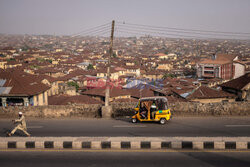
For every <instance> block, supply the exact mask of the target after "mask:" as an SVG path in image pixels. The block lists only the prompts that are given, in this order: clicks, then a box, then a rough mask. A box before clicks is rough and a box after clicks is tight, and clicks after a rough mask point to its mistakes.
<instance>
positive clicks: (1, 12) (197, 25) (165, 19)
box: [0, 0, 250, 35]
mask: <svg viewBox="0 0 250 167" xmlns="http://www.w3.org/2000/svg"><path fill="white" fill-rule="evenodd" d="M113 19H114V20H116V21H122V22H123V21H125V22H129V23H137V24H147V25H155V26H168V27H177V28H189V29H202V30H213V31H214V30H216V31H234V32H248V33H250V0H0V33H8V34H25V33H26V34H54V33H55V34H56V35H62V34H65V35H68V34H74V33H77V32H79V31H81V30H84V29H87V28H90V27H95V26H98V25H102V24H104V23H107V22H111V21H112V20H113Z"/></svg>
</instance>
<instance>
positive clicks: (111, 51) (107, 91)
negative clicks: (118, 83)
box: [105, 20, 115, 106]
mask: <svg viewBox="0 0 250 167" xmlns="http://www.w3.org/2000/svg"><path fill="white" fill-rule="evenodd" d="M114 27H115V21H114V20H113V21H112V29H111V36H110V45H109V57H108V69H107V80H106V91H105V106H109V97H110V59H111V57H112V55H113V39H114Z"/></svg>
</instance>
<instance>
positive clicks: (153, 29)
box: [118, 24, 250, 38]
mask: <svg viewBox="0 0 250 167" xmlns="http://www.w3.org/2000/svg"><path fill="white" fill-rule="evenodd" d="M119 27H122V28H124V27H125V28H128V29H130V30H134V29H140V30H143V31H149V30H152V31H154V32H167V33H169V32H172V33H178V34H180V35H181V34H182V35H185V34H192V35H203V36H204V35H205V36H222V37H232V36H237V37H241V38H245V37H249V38H250V35H248V36H247V35H236V34H215V33H204V32H192V33H190V32H187V31H177V30H166V29H165V30H163V29H157V28H146V27H138V26H134V25H132V26H130V25H129V26H128V25H122V24H118V28H119Z"/></svg>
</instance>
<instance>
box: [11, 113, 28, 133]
mask: <svg viewBox="0 0 250 167" xmlns="http://www.w3.org/2000/svg"><path fill="white" fill-rule="evenodd" d="M18 115H19V119H16V120H12V121H13V122H14V123H17V126H16V127H15V128H14V129H13V130H12V131H11V132H10V133H8V136H11V135H13V134H14V133H15V132H16V130H21V131H23V132H24V133H25V134H26V135H27V136H28V137H29V136H30V134H29V133H28V132H27V127H26V121H25V117H24V115H23V113H22V112H19V113H18Z"/></svg>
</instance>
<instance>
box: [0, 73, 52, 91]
mask: <svg viewBox="0 0 250 167" xmlns="http://www.w3.org/2000/svg"><path fill="white" fill-rule="evenodd" d="M0 79H5V80H6V82H5V84H4V85H3V87H12V88H11V90H10V92H9V95H27V96H31V95H37V94H40V93H42V92H44V91H46V90H48V89H49V88H50V87H49V86H47V85H45V84H43V83H41V80H40V79H38V78H37V77H36V76H34V75H31V74H28V73H25V72H22V71H19V70H16V71H15V70H13V69H12V70H5V71H3V72H1V73H0Z"/></svg>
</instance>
